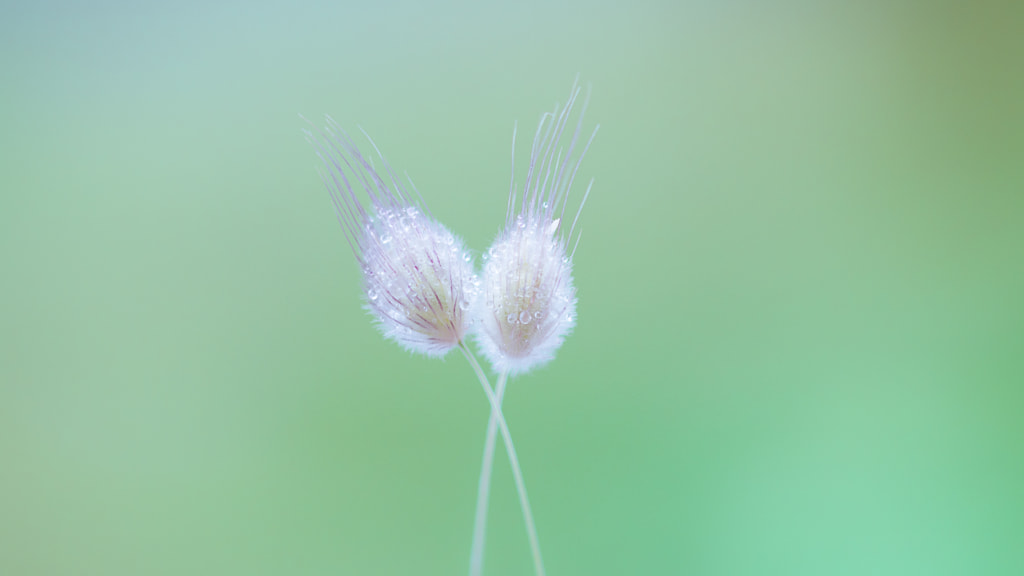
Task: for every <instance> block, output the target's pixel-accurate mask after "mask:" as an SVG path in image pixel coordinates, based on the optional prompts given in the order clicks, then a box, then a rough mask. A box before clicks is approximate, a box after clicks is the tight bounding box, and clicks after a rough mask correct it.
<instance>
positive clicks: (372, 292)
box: [366, 288, 377, 300]
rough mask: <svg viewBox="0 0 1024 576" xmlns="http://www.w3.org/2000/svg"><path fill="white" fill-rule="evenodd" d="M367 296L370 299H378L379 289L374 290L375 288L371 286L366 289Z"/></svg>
mask: <svg viewBox="0 0 1024 576" xmlns="http://www.w3.org/2000/svg"><path fill="white" fill-rule="evenodd" d="M366 296H367V297H368V298H369V299H370V300H376V299H377V291H376V290H374V289H373V288H369V289H367V290H366Z"/></svg>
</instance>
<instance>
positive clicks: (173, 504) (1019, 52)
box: [0, 1, 1024, 576]
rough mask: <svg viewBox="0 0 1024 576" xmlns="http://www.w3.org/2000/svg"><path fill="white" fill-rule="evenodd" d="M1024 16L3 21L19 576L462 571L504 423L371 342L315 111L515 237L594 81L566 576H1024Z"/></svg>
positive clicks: (551, 527) (213, 13) (514, 402)
mask: <svg viewBox="0 0 1024 576" xmlns="http://www.w3.org/2000/svg"><path fill="white" fill-rule="evenodd" d="M1022 6H1024V5H1022V4H1020V3H1017V4H1016V7H1014V3H1005V6H1002V7H1000V6H998V5H996V4H989V5H985V4H972V5H969V6H968V5H964V6H957V5H955V4H954V3H924V2H921V3H905V2H900V3H882V2H879V3H857V4H854V3H850V5H847V6H842V5H829V6H824V5H818V3H806V5H800V4H783V3H776V4H773V5H770V6H769V5H766V4H764V3H755V2H702V3H669V2H664V3H656V2H634V3H630V4H628V5H627V4H626V3H611V2H579V3H577V4H573V5H567V4H548V3H543V2H537V3H518V4H514V5H513V4H511V3H507V4H505V5H501V6H498V5H494V6H489V7H488V6H484V5H481V4H479V3H470V2H465V3H448V4H443V5H441V4H438V5H432V6H427V5H425V4H422V3H419V2H411V1H410V2H405V3H393V4H387V5H383V4H382V5H376V4H373V3H368V2H367V3H361V4H358V5H344V4H339V3H330V4H323V5H313V4H295V5H292V4H285V3H282V4H280V5H271V4H254V3H245V2H235V3H225V2H221V3H214V4H207V3H201V2H191V3H179V5H176V6H170V5H165V6H159V5H157V4H155V3H154V4H152V5H149V6H146V5H134V4H129V3H124V2H121V3H117V2H89V3H82V2H75V3H64V4H60V3H52V2H39V3H32V4H30V3H28V2H22V3H4V4H3V5H2V7H0V294H2V298H0V574H4V575H8V574H10V575H17V576H20V575H50V574H54V575H57V574H61V575H63V574H69V575H70V574H75V575H93V574H95V575H136V574H140V575H162V574H167V575H171V574H175V575H177V574H204V575H205V574H210V575H213V574H216V575H225V574H245V575H253V574H267V575H278V574H354V575H363V574H385V575H390V574H424V575H425V574H446V575H450V574H464V573H465V572H466V568H467V562H468V555H469V544H470V535H471V526H472V514H473V505H474V499H475V489H476V480H477V472H478V469H479V468H478V467H479V460H480V455H481V450H482V444H483V432H484V427H485V423H486V419H487V404H486V402H485V400H484V397H483V394H481V392H480V390H479V386H478V385H477V384H476V382H475V381H474V379H473V376H472V373H471V372H470V370H469V368H468V366H467V365H466V364H465V362H464V361H463V360H462V359H461V358H460V357H458V356H455V355H453V356H451V357H449V359H447V360H446V361H443V362H442V361H436V360H427V359H424V358H420V357H412V356H410V355H409V354H407V353H405V352H403V351H402V350H400V349H399V348H398V347H397V346H396V345H394V344H393V343H390V342H386V341H384V340H383V339H382V338H381V337H380V336H379V335H378V333H377V332H376V331H375V330H374V328H373V327H372V325H371V321H370V318H369V317H367V315H366V314H365V312H364V311H363V310H362V309H361V307H360V299H359V287H358V286H359V280H358V276H357V269H356V266H355V264H354V261H353V258H352V255H351V253H350V252H349V249H348V247H347V245H346V244H345V242H344V239H343V236H342V234H341V231H340V230H339V228H338V225H337V223H336V221H335V218H334V215H333V213H332V209H331V205H330V202H329V201H328V197H327V194H326V192H325V190H324V188H323V186H322V184H321V182H320V180H319V179H318V177H317V175H316V171H315V168H316V166H317V163H318V161H317V160H316V158H315V156H314V154H313V152H312V150H311V148H310V146H309V145H308V144H307V143H306V142H305V141H304V140H303V137H302V135H301V132H300V131H301V128H302V127H303V123H302V121H301V120H300V119H299V118H298V114H299V113H302V114H304V115H306V116H307V117H309V118H314V119H318V118H321V117H322V116H321V115H322V114H323V113H330V114H331V115H333V116H334V117H335V118H337V119H338V120H339V122H341V123H342V125H343V126H346V127H348V128H354V127H355V126H356V125H357V124H359V125H362V126H363V127H365V128H366V129H367V130H368V131H369V132H370V133H371V134H372V135H373V136H374V138H375V140H376V141H377V143H378V144H379V145H380V146H381V148H382V150H383V152H384V154H385V155H386V156H387V157H388V159H389V161H390V162H391V163H392V164H393V165H394V166H396V167H398V168H400V169H404V170H407V171H408V172H409V174H410V175H411V176H412V177H413V179H414V180H415V182H416V184H417V186H418V187H419V189H420V190H421V191H422V193H423V195H424V197H425V198H426V199H427V201H428V203H429V204H430V206H431V208H432V210H433V212H434V214H435V215H437V216H438V217H439V218H440V219H441V220H442V221H443V222H445V223H446V224H447V225H449V226H450V227H451V228H453V229H454V230H456V231H458V232H459V233H460V234H462V235H463V236H464V237H465V238H466V240H467V241H468V243H469V244H470V245H471V246H472V247H473V248H474V249H476V250H482V249H484V248H486V246H487V245H488V244H489V242H490V241H491V239H492V238H493V237H494V235H495V234H496V232H497V230H498V226H499V224H500V222H501V221H502V218H503V216H504V209H505V202H506V191H507V182H508V177H509V142H510V137H511V131H512V126H513V122H515V121H517V120H518V121H519V122H520V127H521V132H520V133H521V134H526V135H531V133H532V127H533V126H534V123H535V122H536V121H537V119H538V118H539V115H540V113H541V112H542V111H544V110H547V109H550V108H551V107H552V106H553V105H554V103H555V102H556V101H559V100H560V101H564V99H565V96H566V95H567V94H568V91H569V87H570V85H571V83H572V79H573V78H574V77H575V75H576V74H577V73H580V75H581V80H582V81H583V82H584V83H591V84H592V85H593V98H592V101H591V106H590V110H589V112H588V115H587V126H591V127H592V126H593V125H594V124H595V123H597V122H600V123H601V125H602V129H601V132H600V134H599V135H598V138H597V140H596V142H595V144H594V147H593V148H592V150H591V152H590V155H589V156H588V157H587V160H586V162H585V164H584V167H583V169H582V172H581V175H582V177H586V178H588V179H589V177H591V176H593V177H594V178H596V184H595V186H594V191H593V193H592V195H591V197H590V201H589V203H588V205H587V209H586V211H585V214H584V229H585V234H584V239H583V243H582V244H581V247H580V249H579V252H578V253H577V266H576V283H577V286H578V288H579V297H580V304H579V325H578V328H577V330H576V333H575V334H573V335H572V336H571V337H570V338H569V339H568V340H567V341H566V343H565V345H564V346H563V348H562V350H561V351H560V353H559V355H558V358H557V359H556V361H555V362H553V363H552V364H551V365H550V366H549V367H547V368H545V369H543V370H539V371H536V372H534V373H531V374H529V375H527V376H525V377H522V378H519V379H517V380H514V381H513V382H512V385H511V388H510V392H509V396H508V399H507V404H506V410H507V415H508V418H509V422H510V425H511V427H512V430H513V433H514V434H515V436H516V439H517V443H518V448H519V451H520V457H521V460H522V464H523V467H524V470H525V474H526V478H527V482H528V485H529V487H530V495H531V497H532V500H533V505H534V513H535V516H536V520H537V523H538V528H539V532H540V538H541V544H542V547H543V550H544V554H545V559H546V563H547V567H548V572H549V574H551V575H552V576H559V575H593V574H707V575H719V574H720V575H761V574H784V575H821V574H829V575H832V574H882V575H910V574H927V575H936V574H950V575H952V574H1006V575H1011V574H1012V575H1017V574H1024V416H1022V415H1024V298H1022V295H1024V258H1022V256H1024V10H1022ZM520 143H521V147H520V148H519V153H520V158H522V157H523V156H524V155H525V154H526V143H527V138H522V139H521V140H520ZM521 166H522V165H521ZM577 190H578V191H579V190H582V188H578V189H577ZM497 462H498V467H497V472H496V481H495V487H494V495H493V504H492V515H491V523H490V538H489V542H488V549H487V552H488V553H487V564H486V573H487V574H488V575H519V574H530V573H531V564H530V560H529V553H528V547H527V543H526V538H525V536H524V533H523V526H522V519H521V516H520V515H519V510H518V505H517V501H516V498H515V492H514V489H513V487H512V483H511V481H510V475H509V473H508V467H507V465H506V464H505V461H504V459H503V457H501V456H499V458H498V460H497Z"/></svg>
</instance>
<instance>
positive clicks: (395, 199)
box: [306, 118, 479, 356]
mask: <svg viewBox="0 0 1024 576" xmlns="http://www.w3.org/2000/svg"><path fill="white" fill-rule="evenodd" d="M306 134H307V137H308V139H309V141H310V142H311V143H312V144H313V145H314V147H315V148H316V152H317V155H318V156H320V158H321V159H322V160H323V161H324V163H325V165H326V167H327V170H326V173H324V172H321V177H322V178H323V179H324V183H325V184H326V185H327V189H328V191H329V192H330V194H331V199H332V200H333V202H334V207H335V210H336V212H337V215H338V220H339V221H340V222H341V225H342V229H343V230H344V231H345V237H346V239H347V240H348V242H349V245H350V246H351V247H352V251H353V253H354V254H355V256H356V260H357V261H358V263H359V267H360V269H361V270H362V272H363V292H364V295H365V297H366V308H367V310H369V311H370V312H371V313H372V314H373V315H374V317H376V319H377V324H378V327H379V328H380V330H381V331H382V332H383V333H384V335H385V336H386V337H388V338H391V339H392V340H394V341H395V342H397V343H398V344H400V345H401V346H403V347H404V348H406V349H407V350H410V351H412V352H420V353H423V354H426V355H428V356H443V355H445V354H446V353H447V352H448V351H450V350H451V349H452V348H454V347H455V346H457V345H458V344H459V343H460V342H461V341H462V340H463V338H464V337H465V335H466V332H467V330H468V328H469V323H470V316H469V311H470V308H471V306H472V304H473V300H474V296H475V294H476V293H477V292H478V288H477V286H478V285H479V280H478V279H477V277H476V275H475V274H474V273H473V258H472V255H471V254H470V253H469V251H468V250H467V249H466V248H465V246H464V245H463V243H462V240H461V239H460V238H458V237H457V236H455V235H454V234H452V233H451V232H450V231H449V230H448V229H447V228H445V227H444V226H443V225H441V223H440V222H438V221H437V220H435V219H434V217H433V215H431V214H430V212H429V210H428V209H427V208H426V204H425V203H424V202H423V201H422V198H420V199H419V202H417V201H416V200H414V199H412V198H411V197H410V195H409V194H408V193H407V192H406V191H403V190H402V187H401V186H400V185H399V184H398V180H397V179H396V178H395V175H394V172H393V171H392V170H391V167H390V166H389V165H388V164H387V162H386V161H385V160H384V158H383V156H381V155H380V151H379V150H378V151H377V155H378V156H379V157H380V160H381V162H382V163H383V164H384V168H385V169H386V171H387V174H388V177H389V178H388V180H389V182H385V181H384V179H383V178H381V177H380V176H379V175H378V173H377V172H376V170H374V168H373V165H372V164H371V163H370V162H369V161H367V159H365V158H364V157H363V156H362V155H361V154H360V153H359V150H358V149H357V148H356V147H355V145H354V144H353V143H352V140H351V139H350V138H349V137H348V135H347V134H345V132H344V131H343V130H341V129H340V128H339V127H338V126H337V124H336V123H335V122H334V121H333V120H331V119H330V118H328V126H327V128H326V131H325V132H318V135H319V138H317V137H314V135H313V134H312V133H311V132H308V131H307V132H306ZM364 134H365V133H364ZM367 138H369V137H368V136H367ZM371 144H372V141H371ZM374 149H376V145H374ZM353 180H354V181H355V182H356V183H357V185H358V186H359V187H361V188H362V189H363V190H364V191H365V192H366V201H365V202H364V201H362V200H360V199H359V198H358V197H357V195H356V193H355V192H354V191H353V186H352V182H353ZM414 189H415V188H414ZM417 197H418V193H417Z"/></svg>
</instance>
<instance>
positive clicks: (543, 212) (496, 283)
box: [475, 86, 597, 374]
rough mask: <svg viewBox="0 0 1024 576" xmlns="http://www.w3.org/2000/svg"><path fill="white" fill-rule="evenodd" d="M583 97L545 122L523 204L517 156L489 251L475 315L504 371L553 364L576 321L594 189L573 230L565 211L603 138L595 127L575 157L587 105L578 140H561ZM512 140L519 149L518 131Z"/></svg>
mask: <svg viewBox="0 0 1024 576" xmlns="http://www.w3.org/2000/svg"><path fill="white" fill-rule="evenodd" d="M578 96H579V88H578V87H576V86H574V87H573V90H572V93H571V94H570V97H569V100H568V101H567V102H566V105H565V107H564V108H563V109H562V110H561V111H560V112H559V109H558V106H557V105H556V106H555V110H554V111H553V112H550V113H546V114H544V115H543V116H542V117H541V120H540V123H539V125H538V126H537V132H536V134H535V135H534V139H533V146H532V148H531V152H530V164H529V169H528V171H527V174H526V181H525V183H524V185H523V189H522V195H521V197H520V198H519V199H518V201H517V199H516V185H515V165H514V152H513V180H512V185H511V186H510V190H509V199H508V207H507V209H506V216H505V227H504V229H503V230H502V232H501V233H500V234H499V235H498V237H497V239H496V240H495V241H494V244H493V245H491V247H490V248H489V249H488V250H487V252H486V253H485V254H484V258H485V259H486V263H485V265H484V270H483V288H482V294H481V297H480V298H479V299H478V301H477V306H476V315H475V316H476V318H477V319H478V322H477V325H476V328H475V331H476V333H477V338H478V341H479V343H480V347H481V349H482V350H483V353H484V355H485V356H487V358H488V359H489V360H490V361H491V364H492V365H493V366H494V368H495V370H497V371H498V372H509V373H511V374H517V373H522V372H526V371H528V370H531V369H532V368H535V367H537V366H540V365H543V364H545V363H547V362H548V361H550V360H551V359H552V358H554V355H555V352H556V351H557V350H558V348H559V347H560V346H561V345H562V342H563V341H564V339H565V337H566V336H567V335H568V334H569V332H570V331H572V329H573V327H574V326H575V324H576V289H575V287H574V286H573V281H572V264H573V255H574V253H575V248H576V245H577V244H578V242H579V233H578V231H577V228H576V225H577V223H578V221H579V216H580V213H581V212H582V210H583V205H584V204H585V203H586V200H587V196H588V195H589V194H590V186H588V187H587V190H586V192H585V193H584V195H583V198H582V199H581V200H580V203H579V206H578V208H577V209H576V211H575V214H573V213H572V212H570V213H569V216H570V217H572V223H571V224H570V225H568V226H567V225H566V213H565V212H566V207H567V205H568V204H569V193H570V190H571V188H572V184H573V181H574V179H575V177H576V172H577V171H578V170H579V167H580V163H581V162H582V161H583V157H584V156H585V155H586V153H587V150H588V149H589V148H590V143H591V142H592V141H593V139H594V136H595V135H596V134H597V128H595V129H594V132H593V134H592V135H591V136H590V139H589V140H588V141H587V142H586V145H584V146H583V147H582V151H581V152H579V155H578V156H574V153H575V152H577V151H578V149H579V148H578V145H579V144H580V141H579V136H580V130H581V128H582V124H583V114H584V112H585V111H586V104H584V105H583V110H582V111H581V112H580V114H579V118H578V120H577V123H576V129H575V131H574V132H573V134H572V138H571V140H570V141H569V142H568V143H566V142H563V141H562V135H563V133H564V131H565V127H566V124H567V123H568V121H569V117H570V115H571V113H572V109H573V106H574V105H575V103H576V100H577V97H578ZM512 140H513V148H514V147H515V134H514V133H513V138H512ZM591 184H593V182H591ZM570 242H572V250H571V251H570V249H569V248H570Z"/></svg>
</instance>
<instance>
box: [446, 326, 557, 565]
mask: <svg viewBox="0 0 1024 576" xmlns="http://www.w3.org/2000/svg"><path fill="white" fill-rule="evenodd" d="M459 349H460V350H462V354H463V355H464V356H465V357H466V360H467V361H469V364H470V366H472V367H473V371H474V372H476V377H477V379H479V380H480V385H481V386H482V387H483V389H484V394H485V395H486V396H487V401H488V402H490V404H491V419H492V420H495V421H496V422H497V426H498V429H499V430H500V431H501V437H502V440H504V441H505V452H506V453H508V463H509V465H510V466H511V467H512V477H513V479H514V480H515V484H516V491H517V492H518V493H519V507H520V508H522V510H523V520H524V521H525V522H526V536H527V538H529V541H530V552H531V553H532V554H533V567H534V570H535V571H536V573H537V576H544V562H543V560H542V559H541V555H540V541H539V540H538V539H537V527H536V525H535V524H534V522H533V513H532V512H531V511H530V499H529V497H527V495H526V482H525V481H524V480H523V471H522V469H521V468H520V467H519V457H518V456H517V455H516V447H515V445H514V444H513V443H512V433H511V432H509V430H508V424H506V423H505V416H504V414H502V412H501V401H500V400H499V399H498V397H497V396H495V394H494V391H492V390H491V384H490V382H489V381H488V380H487V375H486V374H484V371H483V369H482V368H481V367H480V363H479V362H477V360H476V357H475V356H473V353H472V352H470V351H469V348H468V347H466V345H465V344H464V343H462V342H460V343H459ZM507 379H508V373H507V372H505V373H503V374H501V376H499V378H498V383H499V385H500V386H501V387H502V388H504V382H505V381H507ZM488 427H490V422H488ZM485 450H486V447H485ZM489 491H490V489H489V488H488V492H489ZM478 496H479V495H478ZM478 500H479V498H478ZM482 548H483V544H482V543H481V551H480V554H481V557H480V569H482V568H483V549H482ZM472 562H473V559H472V557H471V559H470V563H471V569H472ZM474 576H476V575H474Z"/></svg>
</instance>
